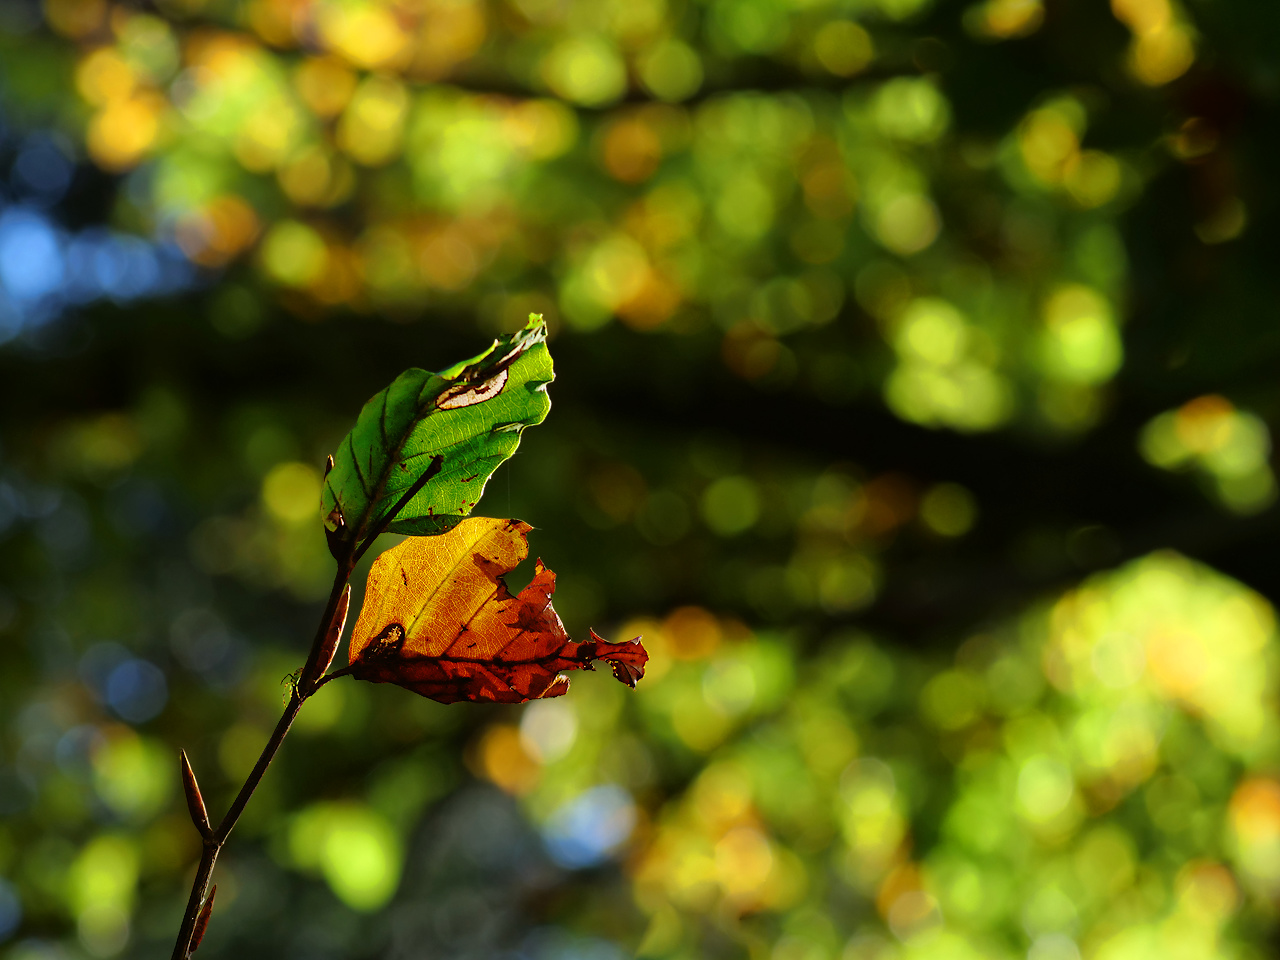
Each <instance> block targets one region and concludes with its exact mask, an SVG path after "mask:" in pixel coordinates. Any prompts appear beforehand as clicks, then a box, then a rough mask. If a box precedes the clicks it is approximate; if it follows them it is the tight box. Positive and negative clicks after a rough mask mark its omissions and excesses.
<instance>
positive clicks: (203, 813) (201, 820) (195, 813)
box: [179, 750, 213, 840]
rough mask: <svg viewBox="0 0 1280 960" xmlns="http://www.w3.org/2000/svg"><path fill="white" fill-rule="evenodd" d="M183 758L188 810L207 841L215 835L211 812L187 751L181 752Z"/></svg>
mask: <svg viewBox="0 0 1280 960" xmlns="http://www.w3.org/2000/svg"><path fill="white" fill-rule="evenodd" d="M179 753H180V754H181V756H182V790H183V792H184V793H185V794H186V795H187V809H188V810H189V811H191V822H192V823H194V824H195V825H196V829H197V830H199V831H200V836H202V837H204V838H205V839H206V840H207V839H209V837H211V836H212V835H213V829H212V828H211V827H210V826H209V811H208V810H206V809H205V806H204V797H203V796H201V794H200V784H198V783H196V772H195V771H194V770H192V769H191V761H190V760H188V759H187V751H185V750H180V751H179Z"/></svg>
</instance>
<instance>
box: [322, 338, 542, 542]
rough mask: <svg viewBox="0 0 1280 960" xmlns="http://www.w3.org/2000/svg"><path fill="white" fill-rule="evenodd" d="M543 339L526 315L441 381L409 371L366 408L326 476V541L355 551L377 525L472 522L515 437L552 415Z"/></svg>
mask: <svg viewBox="0 0 1280 960" xmlns="http://www.w3.org/2000/svg"><path fill="white" fill-rule="evenodd" d="M546 338H547V327H546V324H545V323H543V322H542V318H541V317H540V316H538V315H536V314H533V315H531V316H530V318H529V325H528V326H526V327H525V328H524V329H523V330H521V331H519V332H518V333H514V334H509V335H507V336H504V337H500V338H499V339H497V340H495V341H494V342H493V346H491V347H490V348H489V349H488V350H486V351H485V352H484V353H482V354H480V355H479V356H477V357H472V358H471V359H470V360H464V361H462V362H461V363H457V364H454V365H453V366H452V367H450V368H448V369H447V370H442V371H441V372H439V373H431V372H430V371H427V370H420V369H417V368H412V369H409V370H406V371H405V372H404V373H402V374H400V376H398V377H397V378H396V379H395V380H394V381H393V382H392V384H391V385H390V386H389V387H387V388H386V389H385V390H383V391H382V392H380V393H379V394H377V395H376V396H374V397H373V398H372V399H371V400H370V401H369V402H368V403H366V404H365V405H364V409H362V410H361V411H360V416H359V417H358V418H357V420H356V425H355V427H353V428H352V430H351V432H350V433H348V434H347V436H346V437H345V438H343V441H342V443H341V444H340V445H339V446H338V449H337V451H336V452H335V453H334V455H333V467H332V468H331V469H330V470H329V472H328V474H327V475H326V476H325V481H324V488H323V490H322V493H321V501H320V512H321V515H322V517H323V518H324V523H325V528H326V529H327V530H328V531H329V534H330V538H331V540H332V539H334V538H337V539H338V540H339V541H341V542H344V543H348V544H351V543H359V542H361V541H363V540H364V539H365V538H366V537H367V536H368V535H369V534H370V533H375V532H379V527H380V526H382V521H383V520H384V519H386V520H387V521H388V523H387V525H386V526H385V529H386V530H389V531H390V532H392V533H407V534H437V533H440V532H442V531H444V530H448V529H449V528H450V527H452V526H453V525H454V524H456V523H457V522H458V521H459V520H460V519H461V518H462V517H464V516H466V515H467V514H468V513H470V512H471V508H472V507H474V506H475V505H476V502H477V501H479V499H480V495H481V493H483V492H484V487H485V484H486V483H487V482H488V480H489V477H490V475H491V474H492V473H493V471H494V470H496V469H497V468H498V466H499V465H500V464H501V463H502V461H504V460H506V459H507V457H509V456H511V454H513V453H514V452H515V450H516V447H517V446H519V444H520V434H521V431H523V430H524V428H525V427H528V426H532V425H533V424H537V423H541V422H542V421H543V419H545V418H546V415H547V411H549V410H550V409H551V400H550V398H548V396H547V389H546V387H547V384H548V383H550V382H551V380H552V379H553V378H554V376H555V375H554V373H553V372H552V368H551V355H550V353H548V351H547V344H546ZM404 497H408V498H409V499H408V501H407V502H406V503H404V504H400V500H401V499H403V498H404ZM398 504H399V507H398V509H397V505H398ZM393 514H394V515H393Z"/></svg>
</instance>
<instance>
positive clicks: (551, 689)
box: [537, 673, 569, 700]
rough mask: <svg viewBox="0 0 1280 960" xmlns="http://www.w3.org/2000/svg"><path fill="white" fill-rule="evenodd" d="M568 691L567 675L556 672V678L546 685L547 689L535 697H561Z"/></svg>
mask: <svg viewBox="0 0 1280 960" xmlns="http://www.w3.org/2000/svg"><path fill="white" fill-rule="evenodd" d="M568 692H569V677H568V676H567V675H566V674H563V673H560V674H556V678H555V679H554V680H552V681H551V683H550V684H548V685H547V689H545V690H543V691H542V693H540V694H538V697H537V699H539V700H546V699H547V698H549V697H563V696H564V695H565V694H566V693H568Z"/></svg>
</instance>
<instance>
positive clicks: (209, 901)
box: [187, 883, 218, 956]
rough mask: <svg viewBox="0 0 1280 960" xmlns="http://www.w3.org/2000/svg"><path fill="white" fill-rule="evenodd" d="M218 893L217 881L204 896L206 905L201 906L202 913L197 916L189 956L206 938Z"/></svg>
mask: <svg viewBox="0 0 1280 960" xmlns="http://www.w3.org/2000/svg"><path fill="white" fill-rule="evenodd" d="M217 895H218V885H217V884H216V883H215V884H214V885H213V887H212V888H210V890H209V896H207V897H205V898H204V906H202V907H201V908H200V915H199V916H198V917H196V925H195V927H194V928H193V929H192V931H191V949H190V950H189V951H188V952H187V956H190V955H191V954H193V953H195V952H196V950H198V949H199V948H200V941H201V940H203V939H204V932H205V929H206V928H208V926H209V917H210V916H211V915H212V914H213V898H214V897H216V896H217Z"/></svg>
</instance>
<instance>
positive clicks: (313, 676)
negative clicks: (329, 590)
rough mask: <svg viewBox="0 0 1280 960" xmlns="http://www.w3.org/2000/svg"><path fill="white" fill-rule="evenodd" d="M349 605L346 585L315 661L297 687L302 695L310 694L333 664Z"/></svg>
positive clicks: (348, 590) (349, 592)
mask: <svg viewBox="0 0 1280 960" xmlns="http://www.w3.org/2000/svg"><path fill="white" fill-rule="evenodd" d="M350 604H351V584H349V583H348V584H347V588H346V589H345V590H343V591H342V596H341V598H339V600H338V606H337V607H336V608H335V609H334V611H333V619H332V620H330V621H329V629H328V631H327V632H326V633H325V635H324V643H323V644H322V645H321V647H320V649H319V651H318V652H317V656H316V658H315V660H313V661H312V662H311V663H310V664H309V665H308V667H307V669H306V671H305V672H304V673H303V675H302V681H301V683H300V684H299V686H301V687H302V691H303V693H304V694H308V693H310V692H311V691H312V690H313V689H314V688H315V685H316V684H317V683H319V682H320V679H321V678H322V677H323V676H324V675H325V673H326V672H327V671H328V669H329V665H330V664H332V663H333V655H334V654H335V653H336V652H337V650H338V641H339V640H341V639H342V628H343V627H344V626H346V624H347V608H348V606H350Z"/></svg>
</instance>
